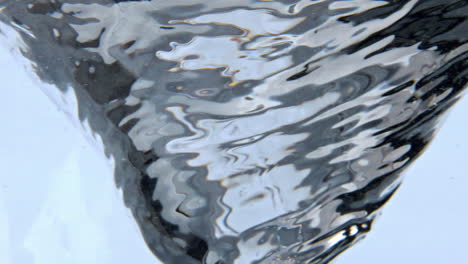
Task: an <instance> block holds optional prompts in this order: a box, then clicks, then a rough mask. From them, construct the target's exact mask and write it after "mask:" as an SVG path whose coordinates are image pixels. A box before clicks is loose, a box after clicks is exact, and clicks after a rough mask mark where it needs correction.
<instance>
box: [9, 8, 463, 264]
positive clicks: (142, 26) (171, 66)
mask: <svg viewBox="0 0 468 264" xmlns="http://www.w3.org/2000/svg"><path fill="white" fill-rule="evenodd" d="M63 2H64V3H62V2H61V3H60V4H59V3H52V2H48V1H42V2H40V3H34V1H32V3H31V4H28V1H22V2H19V3H18V2H17V1H4V6H5V8H4V9H3V10H2V15H1V19H2V20H3V21H4V22H5V23H7V24H9V25H11V26H12V27H14V28H15V29H17V30H18V31H19V32H21V34H22V38H23V42H24V46H23V49H24V51H25V53H24V54H25V57H27V58H28V59H30V60H31V61H32V62H33V63H34V64H35V65H36V73H37V74H38V75H39V77H40V78H41V79H42V80H43V81H44V82H46V83H52V84H54V85H55V86H56V87H57V88H58V89H60V90H61V91H66V90H67V89H73V91H74V93H75V94H76V96H77V98H78V108H79V109H78V111H79V113H78V118H79V119H80V120H81V121H82V122H89V124H90V126H91V128H92V129H93V131H94V132H95V133H98V134H99V135H100V136H101V137H102V139H103V142H104V144H105V148H106V149H105V152H106V154H107V155H112V156H113V157H114V159H115V160H116V164H115V166H116V170H115V176H116V184H117V187H118V188H122V190H123V193H124V200H125V203H126V205H127V206H128V207H129V209H130V210H131V211H132V212H133V214H134V216H135V220H136V221H137V222H138V224H139V226H140V230H141V232H142V235H143V236H144V238H145V240H146V242H147V244H148V246H149V248H150V249H151V250H152V251H153V252H154V254H155V255H156V256H158V257H159V258H160V259H162V260H163V261H164V262H165V263H206V264H222V263H223V264H230V263H235V264H248V263H255V264H261V263H265V264H270V263H289V264H293V263H294V264H296V263H327V262H329V261H330V260H331V259H333V258H334V257H335V256H337V255H338V254H339V253H340V252H342V251H343V250H345V249H347V248H349V247H350V246H352V245H353V244H354V243H355V242H356V241H357V240H359V239H360V238H362V237H363V236H364V235H365V234H366V233H367V232H369V230H370V229H371V227H372V222H373V220H374V218H375V216H376V214H377V213H378V212H379V210H380V208H381V207H382V205H384V204H385V202H386V201H387V200H388V199H389V198H390V197H391V196H392V194H393V193H394V191H395V190H396V189H397V188H398V187H399V185H400V181H401V177H400V175H401V172H402V171H403V170H404V169H405V168H406V167H407V166H408V165H409V164H410V163H411V162H412V161H413V160H414V159H415V158H416V157H417V156H418V155H419V154H420V153H421V152H422V151H423V150H424V148H425V146H426V145H427V143H428V142H429V141H430V140H431V138H432V136H433V134H434V131H435V128H436V126H437V123H438V119H439V116H440V114H442V113H443V112H444V111H445V110H446V109H448V108H449V107H450V106H451V105H453V103H454V102H456V100H457V99H458V98H459V96H460V93H461V91H462V90H463V88H465V87H466V73H464V71H465V70H466V66H465V65H466V56H467V55H466V54H467V52H466V51H467V50H468V46H467V44H466V37H467V35H466V33H465V34H464V32H465V31H464V30H463V29H466V24H465V23H466V22H465V21H466V15H465V14H466V12H463V11H461V10H464V9H466V4H465V3H464V1H443V2H442V1H430V0H428V1H416V0H410V1H399V2H398V3H390V2H388V1H370V0H361V1H247V0H238V1H214V0H212V1H198V0H185V1H120V2H119V3H115V2H113V1H93V3H94V4H86V3H84V1H83V3H76V1H63ZM88 2H89V1H88Z"/></svg>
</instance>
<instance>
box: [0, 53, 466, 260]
mask: <svg viewBox="0 0 468 264" xmlns="http://www.w3.org/2000/svg"><path fill="white" fill-rule="evenodd" d="M0 69H1V70H0V78H1V86H2V87H1V91H2V92H1V95H2V96H1V100H2V103H1V104H0V121H1V129H0V142H1V145H0V168H1V171H2V173H1V176H0V264H3V263H5V264H94V263H96V264H110V263H112V264H128V263H132V264H133V263H135V264H151V263H157V262H156V261H155V260H154V258H153V257H152V255H151V254H150V253H149V251H148V250H147V249H146V246H145V244H144V243H143V241H142V240H141V237H140V235H139V233H138V231H137V227H136V225H135V224H134V222H133V219H132V218H131V216H130V215H129V213H128V211H127V210H126V208H124V207H123V205H122V202H121V199H120V193H119V192H118V191H116V190H115V188H114V186H113V182H112V168H111V167H112V166H111V165H110V164H109V162H108V161H105V160H104V158H103V156H102V154H101V150H100V147H99V144H95V143H93V144H94V145H91V144H89V142H98V141H99V140H96V139H92V138H91V137H88V138H86V137H84V136H83V135H82V133H81V131H80V130H86V128H81V127H80V125H79V124H76V123H75V124H73V123H72V122H71V120H70V119H69V118H68V117H67V116H66V115H65V114H64V113H63V112H60V111H59V110H58V109H57V107H56V106H55V105H54V104H53V103H51V100H50V99H49V98H47V97H46V96H45V95H44V93H42V92H41V90H40V89H39V88H38V87H37V86H36V85H35V84H34V83H33V82H32V81H31V79H30V76H28V75H26V74H25V70H24V69H23V68H22V67H20V66H18V64H17V63H16V62H15V60H13V58H12V56H11V55H10V54H9V52H8V50H7V49H6V48H5V47H1V50H0ZM57 98H58V99H57ZM55 100H60V98H59V97H55ZM467 115H468V98H465V99H464V100H463V101H461V102H460V103H459V104H458V105H456V107H455V108H454V109H453V111H452V112H451V114H450V115H449V118H448V120H447V121H446V122H445V124H444V126H443V127H442V130H441V131H440V134H439V135H438V137H437V138H436V140H435V141H434V142H433V143H432V145H431V146H430V148H429V150H428V151H427V152H426V153H425V154H424V155H423V156H422V158H421V159H420V160H418V161H417V162H416V163H415V164H414V165H413V166H412V167H411V168H410V170H408V171H407V174H406V180H405V181H404V185H403V187H402V188H401V189H400V190H399V192H398V193H397V194H396V196H395V197H394V198H393V199H392V200H391V202H389V203H388V204H387V206H386V208H385V210H384V211H383V216H382V217H381V218H380V219H379V221H378V222H377V224H376V225H375V226H374V231H373V232H372V233H371V235H369V236H368V238H367V239H365V240H364V241H363V242H361V243H360V244H359V245H357V246H356V247H354V248H353V249H351V250H349V251H348V252H346V253H345V254H343V255H342V256H341V257H340V258H338V259H337V261H336V263H338V264H375V263H379V264H395V263H399V264H406V263H408V264H414V263H425V264H445V263H450V264H452V263H454V264H463V263H468V256H467V254H466V250H467V249H468V242H467V237H468V229H467V228H466V223H468V213H467V210H468V192H467V189H468V177H467V176H468V158H467V154H468V140H467V133H468V122H467V121H468V117H467ZM177 264H178V263H177Z"/></svg>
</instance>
